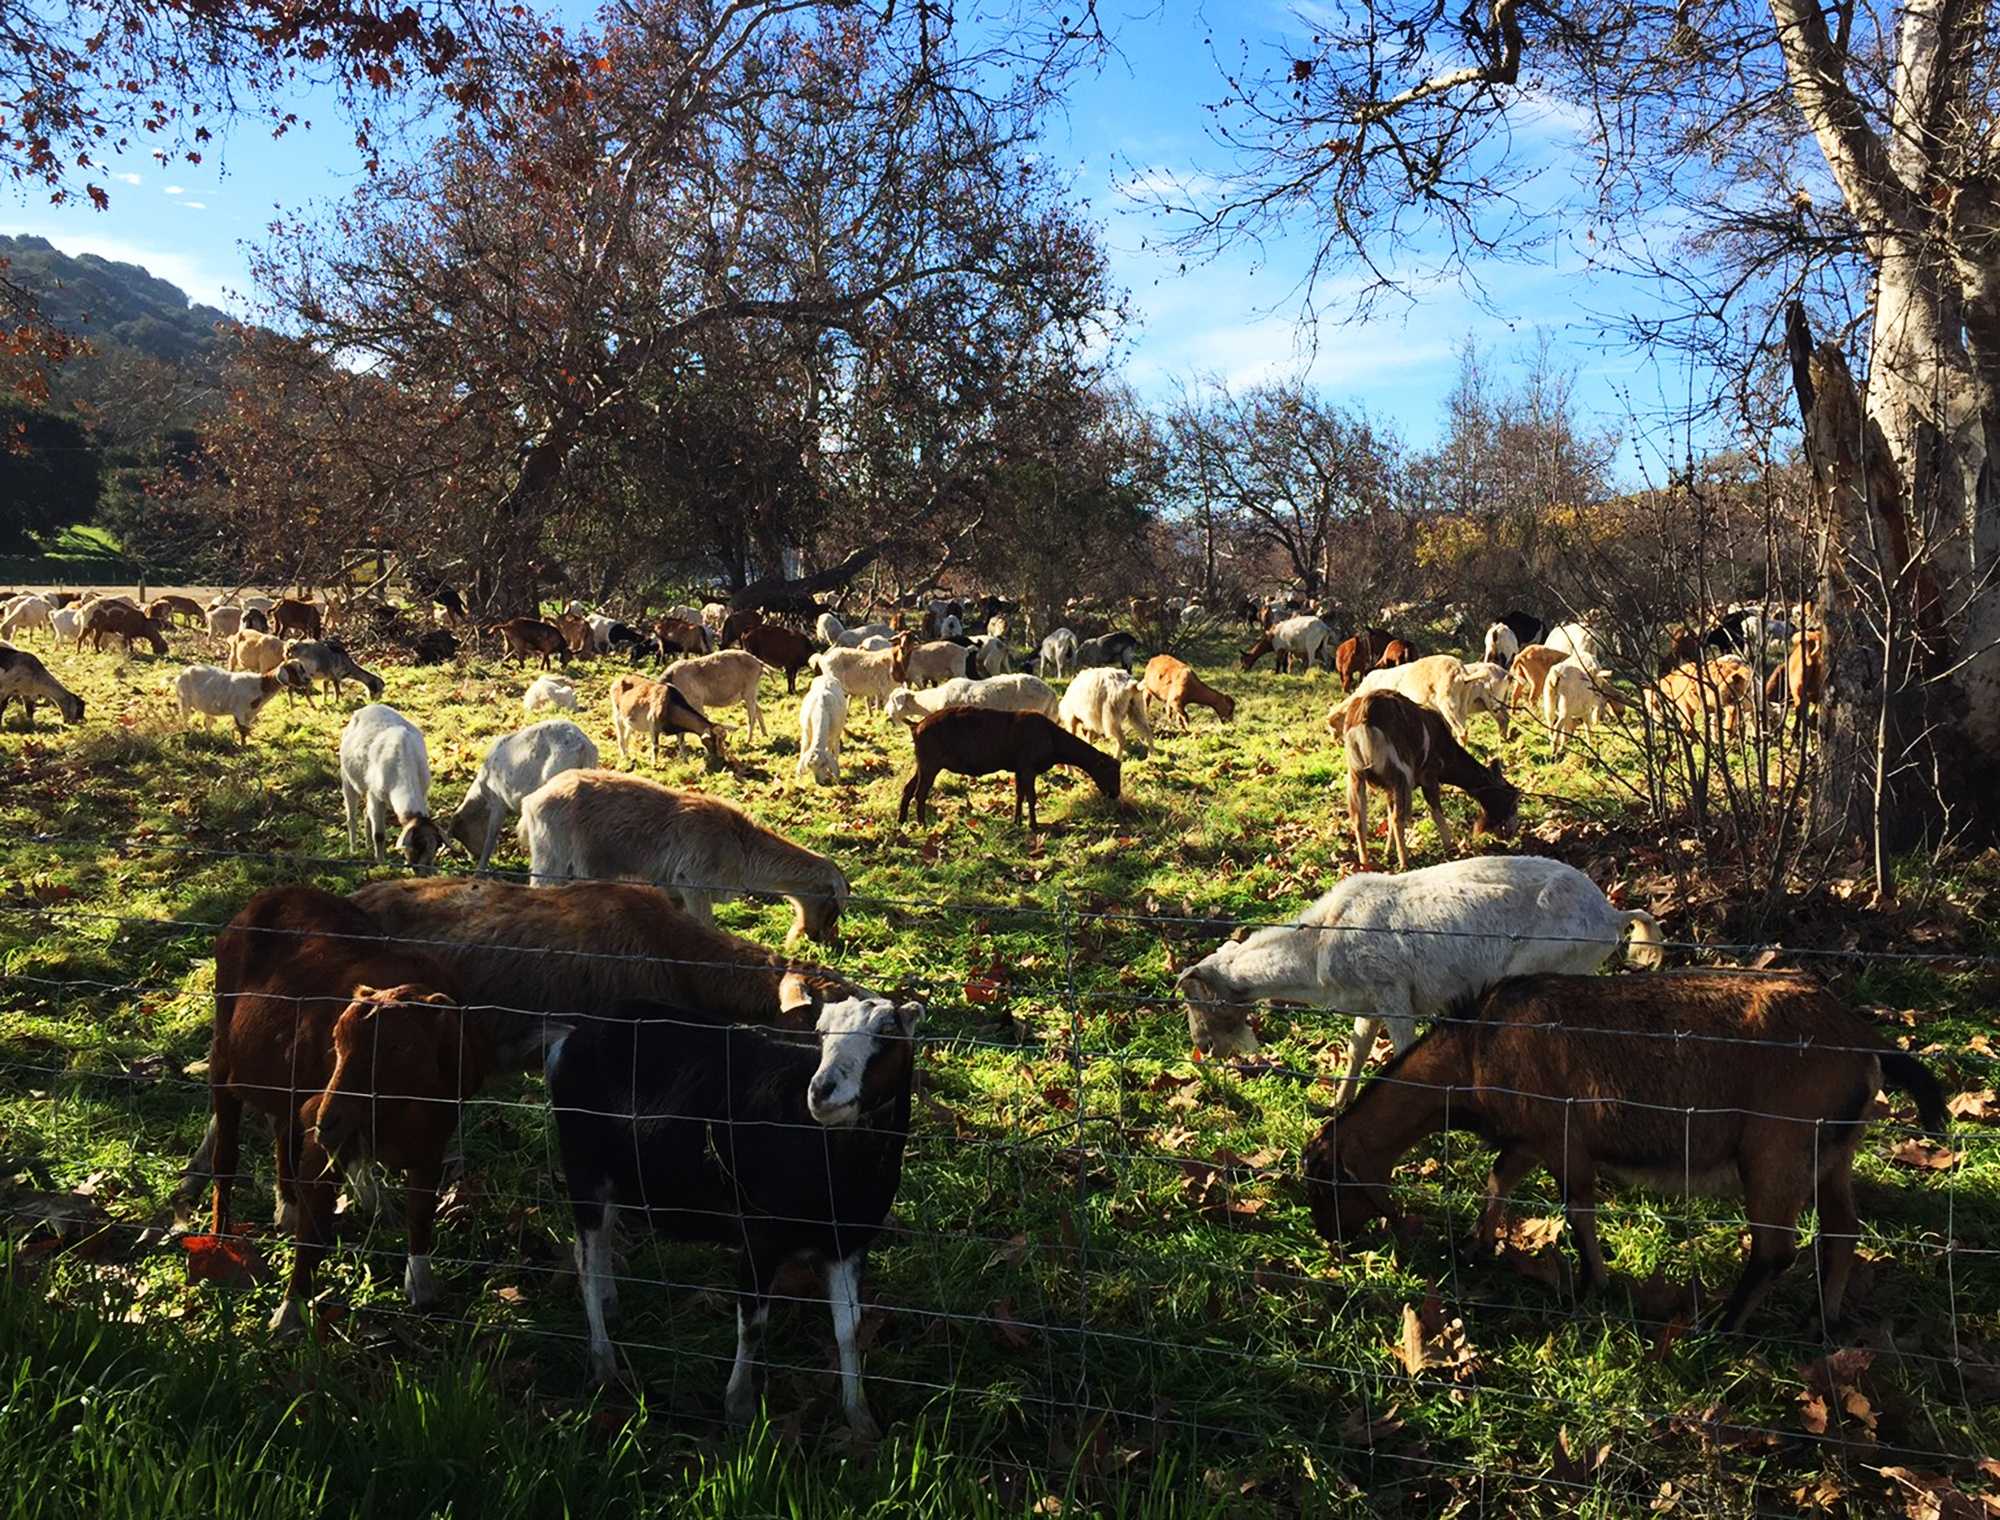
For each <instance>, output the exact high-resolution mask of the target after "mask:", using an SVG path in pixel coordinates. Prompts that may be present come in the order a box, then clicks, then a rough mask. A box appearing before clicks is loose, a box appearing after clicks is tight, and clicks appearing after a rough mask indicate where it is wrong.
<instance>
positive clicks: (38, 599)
mask: <svg viewBox="0 0 2000 1520" xmlns="http://www.w3.org/2000/svg"><path fill="white" fill-rule="evenodd" d="M55 610H56V609H55V604H54V603H52V602H50V601H49V599H48V598H47V597H43V596H35V595H33V594H32V593H31V594H29V595H26V596H17V597H15V598H14V600H13V601H12V602H10V603H8V604H7V611H6V615H5V616H4V617H0V638H6V639H12V638H20V637H23V636H25V635H26V634H27V633H28V631H29V630H30V629H34V628H46V629H48V630H49V639H50V642H54V640H55V629H54V625H53V624H52V623H51V622H50V616H51V615H52V614H53V613H54V612H55ZM126 650H127V652H128V653H129V652H130V650H131V642H130V641H129V640H128V641H127V642H126Z"/></svg>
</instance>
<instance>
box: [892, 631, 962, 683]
mask: <svg viewBox="0 0 2000 1520" xmlns="http://www.w3.org/2000/svg"><path fill="white" fill-rule="evenodd" d="M969 653H970V651H969V650H968V649H967V647H966V646H965V645H963V644H955V643H953V642H952V641H951V640H950V639H933V640H932V641H931V642H930V643H928V644H919V643H918V642H917V636H916V635H915V634H914V633H905V634H902V635H900V636H899V637H898V638H897V640H896V647H895V654H894V660H893V662H892V663H891V665H890V673H891V674H892V675H893V676H894V677H895V678H896V684H897V685H898V686H936V685H938V684H940V683H941V682H944V681H950V680H954V679H958V678H961V677H963V676H965V675H966V673H967V672H966V663H967V657H968V655H969Z"/></svg>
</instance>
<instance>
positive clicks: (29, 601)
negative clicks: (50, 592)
mask: <svg viewBox="0 0 2000 1520" xmlns="http://www.w3.org/2000/svg"><path fill="white" fill-rule="evenodd" d="M55 610H56V609H55V604H54V603H52V602H50V601H49V599H48V598H47V597H44V596H36V595H34V594H32V593H30V594H28V595H26V596H19V597H16V598H15V599H14V600H13V601H12V602H10V603H9V604H8V606H7V615H6V617H5V618H0V638H9V639H11V638H15V637H17V636H19V635H21V634H25V633H27V632H28V631H29V630H30V629H32V628H45V629H48V630H49V640H50V642H51V643H53V642H54V640H55V630H54V628H53V627H51V625H50V622H49V618H50V615H51V614H53V613H54V612H55Z"/></svg>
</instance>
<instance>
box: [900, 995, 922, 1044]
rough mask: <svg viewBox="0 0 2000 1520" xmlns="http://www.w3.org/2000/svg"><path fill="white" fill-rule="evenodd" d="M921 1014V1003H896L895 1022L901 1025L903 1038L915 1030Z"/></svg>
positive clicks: (920, 1019)
mask: <svg viewBox="0 0 2000 1520" xmlns="http://www.w3.org/2000/svg"><path fill="white" fill-rule="evenodd" d="M923 1016H924V1005H923V1004H922V1003H917V1002H910V1003H903V1004H900V1005H898V1007H897V1008H896V1022H897V1023H898V1024H899V1025H900V1026H901V1027H902V1030H903V1037H904V1038H905V1039H908V1038H909V1037H910V1036H911V1035H913V1034H915V1033H916V1032H917V1025H918V1023H920V1022H921V1021H922V1019H923Z"/></svg>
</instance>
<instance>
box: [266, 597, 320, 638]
mask: <svg viewBox="0 0 2000 1520" xmlns="http://www.w3.org/2000/svg"><path fill="white" fill-rule="evenodd" d="M271 631H272V632H273V633H275V634H277V636H278V637H279V638H281V639H321V638H325V637H326V618H325V616H324V615H323V614H322V613H321V611H320V606H319V603H318V602H306V601H301V600H299V598H297V597H294V596H288V597H286V598H285V599H284V600H283V601H282V602H280V603H278V605H277V606H275V607H273V608H272V609H271Z"/></svg>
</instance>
